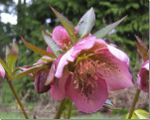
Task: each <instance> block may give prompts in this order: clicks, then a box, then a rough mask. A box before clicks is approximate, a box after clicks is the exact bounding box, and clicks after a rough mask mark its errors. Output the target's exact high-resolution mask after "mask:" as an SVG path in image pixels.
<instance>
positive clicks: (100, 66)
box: [50, 35, 133, 113]
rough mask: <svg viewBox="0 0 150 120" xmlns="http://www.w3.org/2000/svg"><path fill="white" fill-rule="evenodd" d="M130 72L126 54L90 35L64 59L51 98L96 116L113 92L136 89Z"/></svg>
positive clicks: (51, 91)
mask: <svg viewBox="0 0 150 120" xmlns="http://www.w3.org/2000/svg"><path fill="white" fill-rule="evenodd" d="M128 68H129V58H128V56H127V55H126V54H125V53H124V52H122V51H121V50H119V49H117V48H115V47H112V46H110V45H108V44H106V43H105V42H104V40H102V39H97V38H96V37H95V36H92V35H89V36H87V37H86V38H84V39H82V40H80V41H79V42H78V43H77V44H75V45H74V46H73V47H72V48H71V49H69V50H68V51H67V52H66V53H65V54H64V55H62V57H61V58H60V60H59V62H58V65H57V68H56V72H55V80H54V82H53V84H51V89H50V94H51V96H52V97H53V98H54V99H55V100H62V99H64V98H65V97H69V98H70V99H71V100H72V101H73V102H74V103H75V106H76V107H77V108H78V110H79V111H82V112H85V113H92V112H96V111H97V110H99V109H100V108H101V107H102V105H103V104H104V103H105V101H106V99H107V98H108V92H109V91H110V90H118V89H123V88H127V87H131V86H132V85H133V83H132V76H131V74H130V72H129V70H128Z"/></svg>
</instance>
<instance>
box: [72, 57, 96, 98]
mask: <svg viewBox="0 0 150 120" xmlns="http://www.w3.org/2000/svg"><path fill="white" fill-rule="evenodd" d="M96 64H97V63H96V62H95V61H93V60H92V59H84V60H81V61H80V62H79V63H78V64H77V65H76V67H75V71H74V76H73V78H74V88H75V89H78V90H80V92H81V93H83V94H84V95H85V96H86V97H89V95H90V94H92V93H93V91H94V88H96V85H97V84H96V80H97V75H96V73H97V72H96V71H97V67H96Z"/></svg>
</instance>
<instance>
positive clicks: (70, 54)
mask: <svg viewBox="0 0 150 120" xmlns="http://www.w3.org/2000/svg"><path fill="white" fill-rule="evenodd" d="M96 43H99V44H100V45H99V49H103V48H105V47H106V44H105V42H104V41H103V40H97V39H96V38H95V37H93V36H89V37H87V38H85V39H83V40H82V41H79V42H78V43H77V44H76V45H75V46H74V47H72V48H71V49H70V50H68V51H67V52H66V53H65V54H64V55H63V56H62V58H61V59H60V62H59V64H58V67H57V69H56V73H55V76H56V77H57V78H61V76H62V73H63V69H64V67H65V66H66V65H67V64H68V63H69V62H73V61H74V60H75V59H76V57H77V56H78V55H79V54H80V52H81V51H83V50H88V49H91V48H92V47H93V46H94V45H95V44H96Z"/></svg>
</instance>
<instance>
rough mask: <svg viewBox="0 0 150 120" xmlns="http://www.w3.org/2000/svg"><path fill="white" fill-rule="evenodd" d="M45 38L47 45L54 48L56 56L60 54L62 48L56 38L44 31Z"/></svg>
mask: <svg viewBox="0 0 150 120" xmlns="http://www.w3.org/2000/svg"><path fill="white" fill-rule="evenodd" d="M42 35H43V38H44V40H45V42H46V43H47V45H48V46H49V47H50V48H51V49H52V51H53V52H54V54H55V55H56V56H58V55H60V54H61V52H62V50H61V48H60V47H59V46H58V45H57V44H56V43H55V42H54V40H53V39H52V38H51V37H50V36H49V35H48V34H46V33H45V32H42Z"/></svg>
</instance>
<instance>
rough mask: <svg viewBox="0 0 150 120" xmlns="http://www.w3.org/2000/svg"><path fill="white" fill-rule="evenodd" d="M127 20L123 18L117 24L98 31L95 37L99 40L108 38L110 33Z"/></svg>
mask: <svg viewBox="0 0 150 120" xmlns="http://www.w3.org/2000/svg"><path fill="white" fill-rule="evenodd" d="M125 18H126V16H125V17H123V18H121V19H120V20H118V21H117V22H115V23H112V24H110V25H108V26H106V27H104V28H102V29H100V30H98V31H97V32H96V33H95V34H94V35H95V36H96V37H97V38H103V37H104V36H106V35H107V34H108V33H110V32H111V31H112V30H113V29H114V28H116V27H117V26H118V25H119V24H120V23H121V22H122V21H123V20H124V19H125Z"/></svg>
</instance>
